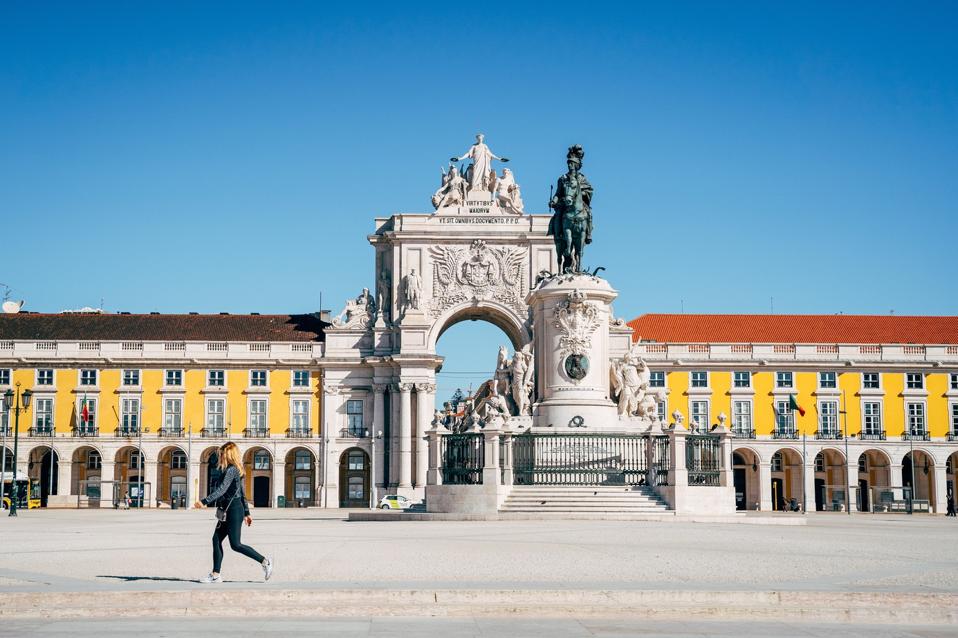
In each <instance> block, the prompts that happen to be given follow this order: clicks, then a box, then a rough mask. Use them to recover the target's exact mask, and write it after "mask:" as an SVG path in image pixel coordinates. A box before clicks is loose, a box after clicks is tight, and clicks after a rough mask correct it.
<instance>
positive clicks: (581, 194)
mask: <svg viewBox="0 0 958 638" xmlns="http://www.w3.org/2000/svg"><path fill="white" fill-rule="evenodd" d="M584 157H585V151H583V150H582V147H581V146H580V145H578V144H576V145H575V146H570V147H569V152H568V154H566V165H567V166H568V167H569V172H568V173H566V174H565V175H563V176H561V177H560V178H559V181H558V184H557V186H556V191H555V194H554V195H553V196H552V197H551V198H550V200H549V208H551V209H552V210H553V211H555V212H554V213H553V214H552V220H551V221H550V222H549V233H548V234H549V235H551V236H552V238H553V241H555V245H556V255H557V256H558V258H559V273H560V274H568V273H580V272H582V249H583V248H584V247H585V245H586V244H591V243H592V185H591V184H589V180H588V179H586V177H585V175H583V174H582V173H580V172H579V170H580V169H581V168H582V158H584Z"/></svg>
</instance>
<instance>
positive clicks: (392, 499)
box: [379, 494, 412, 510]
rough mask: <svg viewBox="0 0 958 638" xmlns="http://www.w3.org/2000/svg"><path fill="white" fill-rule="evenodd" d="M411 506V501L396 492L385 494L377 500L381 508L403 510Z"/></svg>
mask: <svg viewBox="0 0 958 638" xmlns="http://www.w3.org/2000/svg"><path fill="white" fill-rule="evenodd" d="M410 507H412V501H410V500H409V499H408V498H406V497H405V496H399V495H398V494H387V495H386V496H384V497H382V499H380V501H379V509H381V510H404V509H409V508H410Z"/></svg>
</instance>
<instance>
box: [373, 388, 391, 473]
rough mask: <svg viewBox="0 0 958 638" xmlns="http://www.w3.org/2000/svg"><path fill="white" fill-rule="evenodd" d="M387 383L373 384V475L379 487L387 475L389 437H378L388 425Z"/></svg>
mask: <svg viewBox="0 0 958 638" xmlns="http://www.w3.org/2000/svg"><path fill="white" fill-rule="evenodd" d="M385 392H386V384H384V383H375V384H373V431H372V432H370V433H369V435H370V436H371V437H373V438H372V441H373V442H374V448H375V452H374V454H375V455H376V459H375V460H374V462H373V466H374V467H375V468H376V471H375V476H373V477H372V480H373V483H375V484H376V485H377V486H378V487H380V488H382V487H385V485H386V477H385V475H384V468H385V467H386V454H385V452H386V449H385V446H387V445H389V439H387V438H382V439H378V438H376V437H378V436H379V433H380V432H383V430H384V428H385V427H386V414H385V409H386V400H385V399H386V397H385Z"/></svg>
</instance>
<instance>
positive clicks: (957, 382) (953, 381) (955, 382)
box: [948, 372, 958, 390]
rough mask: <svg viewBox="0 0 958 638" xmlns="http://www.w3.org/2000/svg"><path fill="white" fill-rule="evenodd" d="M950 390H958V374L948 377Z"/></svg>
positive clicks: (954, 373)
mask: <svg viewBox="0 0 958 638" xmlns="http://www.w3.org/2000/svg"><path fill="white" fill-rule="evenodd" d="M948 389H949V390H958V372H952V373H950V374H949V375H948Z"/></svg>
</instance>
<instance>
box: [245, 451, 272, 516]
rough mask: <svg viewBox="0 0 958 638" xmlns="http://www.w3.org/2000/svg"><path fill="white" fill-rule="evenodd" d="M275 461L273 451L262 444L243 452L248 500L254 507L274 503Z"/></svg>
mask: <svg viewBox="0 0 958 638" xmlns="http://www.w3.org/2000/svg"><path fill="white" fill-rule="evenodd" d="M264 453H265V455H264ZM274 462H275V459H274V458H273V453H272V452H270V451H269V449H268V448H266V447H263V446H262V445H254V446H253V447H251V448H249V449H248V450H246V452H244V453H243V469H244V470H245V471H246V485H245V487H246V500H248V501H249V502H250V503H252V504H253V506H254V507H272V505H273V494H274V493H275V491H276V490H275V486H274V485H273V464H274Z"/></svg>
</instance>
